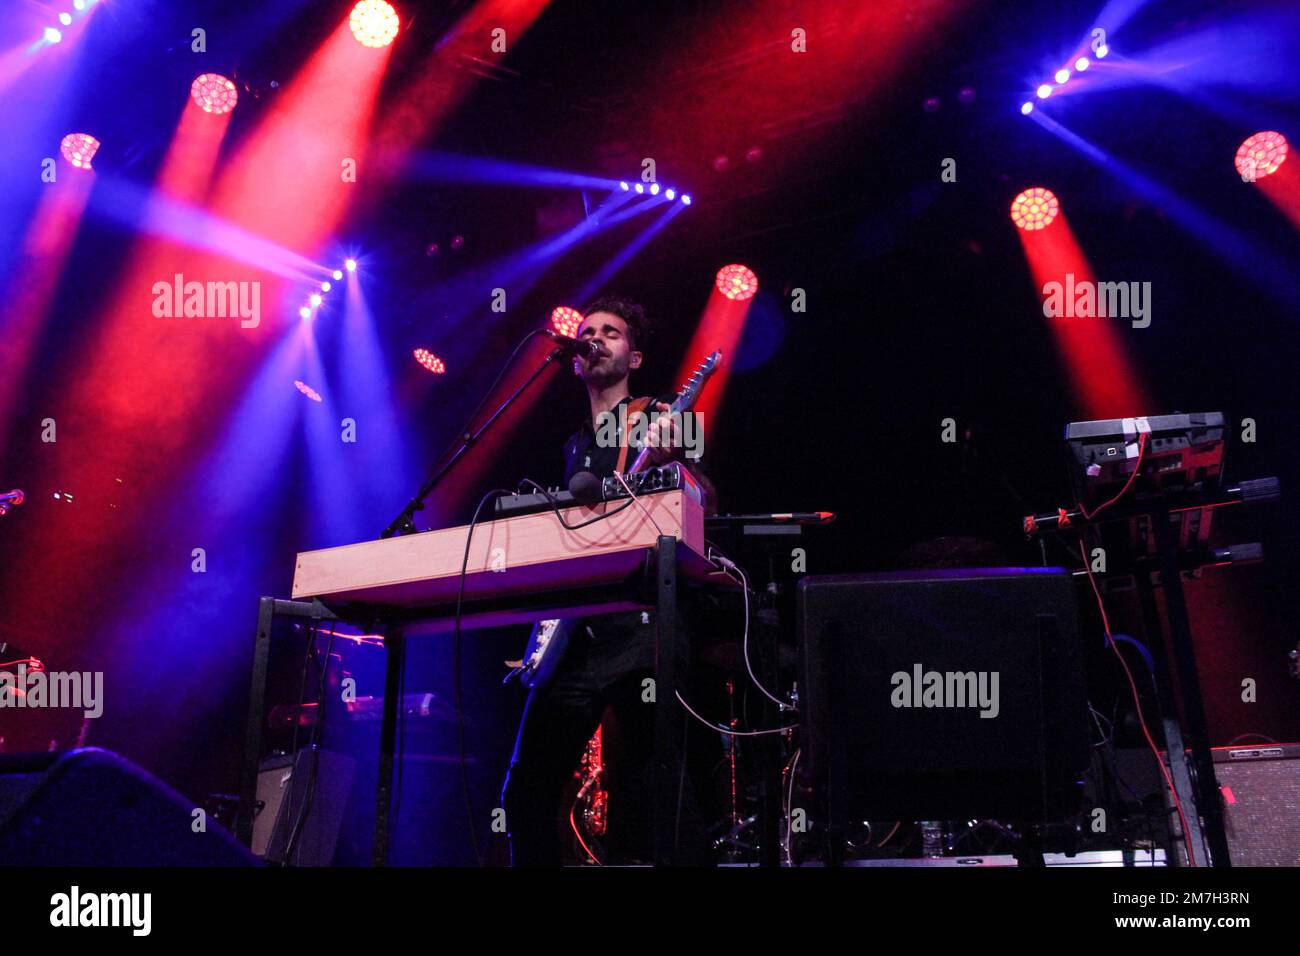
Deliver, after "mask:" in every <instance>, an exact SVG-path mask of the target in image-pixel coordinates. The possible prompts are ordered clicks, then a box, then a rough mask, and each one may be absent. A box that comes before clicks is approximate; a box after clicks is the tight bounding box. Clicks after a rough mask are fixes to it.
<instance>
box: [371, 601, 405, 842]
mask: <svg viewBox="0 0 1300 956" xmlns="http://www.w3.org/2000/svg"><path fill="white" fill-rule="evenodd" d="M405 667H406V639H405V637H404V635H403V634H402V629H401V628H400V627H398V626H397V625H395V624H389V625H388V626H386V627H385V628H384V710H383V720H382V722H381V723H380V727H379V782H378V784H377V785H376V787H375V840H374V844H373V845H372V848H371V851H370V853H371V855H370V862H371V864H372V865H374V866H387V865H388V837H389V830H390V827H389V815H390V814H391V812H392V808H393V755H394V753H395V751H396V747H397V713H398V704H399V702H400V698H401V688H402V671H403V670H404V669H405Z"/></svg>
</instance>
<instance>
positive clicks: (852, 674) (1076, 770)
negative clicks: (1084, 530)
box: [798, 568, 1088, 828]
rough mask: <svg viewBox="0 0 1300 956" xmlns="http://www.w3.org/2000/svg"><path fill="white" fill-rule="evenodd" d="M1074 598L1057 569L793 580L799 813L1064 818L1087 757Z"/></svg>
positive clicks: (837, 823) (847, 817) (842, 819)
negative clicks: (811, 798)
mask: <svg viewBox="0 0 1300 956" xmlns="http://www.w3.org/2000/svg"><path fill="white" fill-rule="evenodd" d="M1077 601H1078V598H1077V593H1076V590H1075V585H1074V583H1073V581H1072V580H1071V578H1070V575H1069V574H1068V573H1067V572H1066V571H1064V570H1062V569H1059V568H980V569H970V570H940V571H921V572H904V573H896V574H866V575H847V576H833V577H817V576H809V577H805V578H803V579H802V580H801V581H800V582H799V589H798V628H799V637H800V675H799V677H800V679H799V685H800V691H801V696H802V698H803V704H802V706H801V708H800V710H801V714H800V734H801V743H800V746H801V747H802V748H803V754H804V764H803V766H804V769H805V773H806V775H807V777H808V778H809V779H810V782H811V783H812V785H813V788H814V791H815V792H816V793H819V794H822V795H823V800H824V802H822V801H819V802H818V805H817V807H816V810H815V811H814V812H816V813H825V814H826V817H827V819H828V820H829V822H830V824H831V826H832V827H835V828H841V827H844V826H846V825H847V824H848V823H849V822H851V821H853V820H899V819H902V820H955V819H980V818H995V819H1001V820H1008V821H1010V820H1022V821H1046V820H1059V819H1063V818H1064V817H1066V816H1068V815H1070V814H1071V813H1073V812H1074V810H1075V809H1076V808H1077V805H1078V799H1079V795H1080V788H1079V785H1078V781H1079V778H1080V776H1081V771H1082V770H1083V768H1084V767H1085V766H1086V765H1087V759H1088V758H1087V727H1086V721H1087V710H1086V707H1085V697H1084V689H1083V675H1082V672H1081V667H1080V662H1079V639H1078V638H1079V635H1078V604H1077Z"/></svg>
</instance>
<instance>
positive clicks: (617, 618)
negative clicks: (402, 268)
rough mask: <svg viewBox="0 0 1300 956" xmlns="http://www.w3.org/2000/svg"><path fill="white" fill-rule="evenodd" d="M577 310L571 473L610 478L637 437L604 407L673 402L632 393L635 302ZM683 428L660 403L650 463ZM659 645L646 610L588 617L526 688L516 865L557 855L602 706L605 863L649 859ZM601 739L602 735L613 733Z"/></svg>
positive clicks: (702, 855) (687, 825) (686, 831)
mask: <svg viewBox="0 0 1300 956" xmlns="http://www.w3.org/2000/svg"><path fill="white" fill-rule="evenodd" d="M584 315H585V318H584V319H583V321H582V325H581V326H580V327H579V330H578V338H580V339H583V340H584V341H593V342H595V343H597V345H598V346H599V347H600V354H599V355H598V356H594V357H591V358H577V359H575V360H574V373H575V374H576V375H577V376H578V378H580V379H581V380H582V382H583V383H584V385H585V386H586V389H587V397H588V400H589V403H590V417H589V418H587V419H585V420H584V422H583V423H582V427H581V428H579V430H578V431H577V432H576V433H575V434H574V435H573V436H572V437H571V438H570V439H569V440H568V441H567V442H566V443H565V446H564V454H565V471H564V479H565V482H566V483H567V482H568V480H569V479H570V478H572V477H573V475H574V474H575V473H577V472H579V471H589V472H592V473H593V474H595V475H596V476H597V477H599V478H605V477H608V476H610V475H612V474H613V473H614V471H615V470H616V469H620V470H621V469H625V468H629V467H631V463H632V461H633V460H635V458H636V456H637V454H638V452H639V449H640V446H639V445H638V444H636V443H635V439H636V437H637V436H636V433H635V431H634V430H633V429H632V428H630V427H629V429H628V431H629V433H630V434H628V435H624V434H622V431H621V430H620V431H619V432H618V434H617V437H618V442H617V443H612V442H608V441H602V440H599V435H600V434H605V435H608V433H609V430H608V429H601V427H600V425H601V416H602V414H604V413H612V414H613V415H615V416H619V413H620V411H621V410H622V409H621V407H622V406H625V405H626V406H628V420H629V421H630V420H631V419H632V418H633V415H632V413H634V412H636V411H639V410H641V409H645V410H646V412H647V414H651V415H652V416H653V413H654V412H656V411H657V412H660V413H664V412H667V411H668V410H669V407H670V406H669V404H668V401H651V400H650V399H638V400H633V398H632V394H631V391H630V390H629V388H628V375H629V373H630V372H631V370H632V369H635V368H639V367H640V366H641V363H642V360H643V353H642V351H641V350H642V347H643V346H644V344H645V342H646V339H647V336H648V332H649V329H648V326H647V324H646V319H645V313H644V311H643V310H642V308H641V306H639V305H637V304H636V303H635V302H630V301H628V300H625V299H617V298H603V299H599V300H597V301H596V302H593V303H592V304H591V305H590V306H588V307H587V308H586V309H585V310H584ZM669 401H671V398H670V399H669ZM650 406H652V407H650ZM681 439H682V429H681V427H680V425H679V424H678V423H673V422H672V420H671V419H670V418H669V416H667V415H666V414H665V415H659V416H655V417H654V420H653V421H652V423H651V424H650V425H649V427H648V428H647V429H645V444H646V445H647V446H649V447H650V449H651V454H650V457H651V463H652V464H653V465H660V464H665V463H667V462H669V461H673V460H682V459H683V458H684V452H685V449H684V448H683V447H682V444H683V443H682V440H681ZM620 458H621V459H622V464H620ZM684 464H685V462H684ZM688 467H691V468H692V473H693V474H694V475H695V476H696V477H697V478H698V479H699V480H700V484H701V486H702V487H703V488H704V490H705V494H706V504H707V505H710V506H711V500H712V499H713V498H714V494H713V489H712V486H711V484H710V483H709V482H708V480H707V479H706V478H704V476H703V475H702V474H701V473H700V471H699V468H698V465H697V464H696V463H692V464H691V465H689V466H688ZM683 616H684V617H686V616H689V614H684V615H683ZM654 650H655V625H654V616H653V614H652V613H643V612H632V613H629V614H613V615H606V616H603V617H594V618H588V619H586V620H584V621H581V622H579V626H578V627H576V628H575V629H574V633H573V637H572V638H571V640H570V642H569V644H568V646H567V648H566V649H565V652H564V656H563V658H562V659H561V661H560V664H559V666H558V669H557V671H556V674H555V676H554V678H553V679H552V680H551V682H550V683H549V684H548V685H546V686H541V687H537V688H535V689H534V690H533V691H532V693H530V695H529V697H528V702H527V704H526V705H525V708H524V716H523V719H522V721H521V722H520V725H519V734H518V737H517V738H516V741H515V751H514V756H513V757H512V758H511V762H510V770H509V773H508V774H507V776H506V783H505V787H504V789H503V791H502V804H503V806H504V808H505V811H506V827H507V829H508V830H509V833H510V847H511V863H512V864H513V865H515V866H558V865H559V864H560V862H561V844H560V837H559V830H558V825H557V821H558V820H559V819H560V818H561V816H562V815H561V814H560V812H559V811H560V806H559V804H560V800H561V797H562V794H563V791H564V787H565V784H566V783H567V782H568V781H569V779H570V778H571V777H572V776H573V773H574V770H575V769H576V768H577V766H578V762H579V759H580V758H581V755H582V752H583V749H584V747H585V745H586V743H587V741H588V740H589V739H590V738H591V736H592V735H593V734H594V733H595V730H596V727H597V726H598V725H599V724H600V722H601V719H602V716H603V715H604V714H605V711H606V708H607V707H608V708H609V709H610V711H611V716H612V718H613V722H614V725H615V727H616V731H617V732H616V734H615V736H616V737H617V739H618V740H619V741H620V742H621V744H622V747H621V751H622V752H621V753H620V754H618V755H616V763H617V766H618V767H619V768H620V769H621V770H622V771H623V772H622V773H619V774H616V777H617V778H618V779H617V780H615V781H612V782H611V786H610V801H609V814H608V833H607V840H606V847H607V850H608V855H609V857H610V860H611V861H612V862H637V861H648V860H650V859H651V857H652V855H653V846H652V843H653V840H652V836H653V812H652V811H653V794H654V786H653V750H654V725H655V712H654V709H655V704H654V703H652V702H651V703H648V702H646V701H645V700H643V684H642V681H643V680H644V679H645V678H646V677H649V676H652V675H653V674H654ZM697 731H698V732H699V733H698V734H697ZM690 733H692V734H696V735H697V736H700V735H707V734H708V731H707V730H706V729H705V728H703V727H701V726H698V725H697V727H695V728H691V731H690ZM605 739H606V741H608V739H609V738H608V736H607V737H606V738H605ZM615 784H617V785H615ZM683 786H684V791H683V792H684V797H683V801H682V809H681V814H680V819H679V820H678V821H677V824H676V825H677V827H678V831H677V832H678V833H679V835H680V843H679V847H680V848H681V850H682V851H684V853H683V858H684V860H685V861H686V862H694V863H705V862H708V860H707V852H706V839H705V835H704V826H703V821H702V819H701V817H700V811H699V807H698V801H697V798H696V793H695V791H696V790H698V789H699V786H698V785H697V783H696V782H695V780H693V779H691V777H690V775H688V777H687V779H686V782H685V784H684V785H683Z"/></svg>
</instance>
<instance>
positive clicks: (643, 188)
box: [636, 183, 645, 193]
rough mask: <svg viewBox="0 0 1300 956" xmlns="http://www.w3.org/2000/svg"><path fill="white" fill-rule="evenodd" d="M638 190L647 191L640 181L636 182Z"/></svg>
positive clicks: (640, 191)
mask: <svg viewBox="0 0 1300 956" xmlns="http://www.w3.org/2000/svg"><path fill="white" fill-rule="evenodd" d="M636 191H637V192H639V193H643V192H645V187H644V186H642V185H641V184H640V183H637V184H636Z"/></svg>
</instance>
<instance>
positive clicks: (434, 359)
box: [415, 349, 447, 375]
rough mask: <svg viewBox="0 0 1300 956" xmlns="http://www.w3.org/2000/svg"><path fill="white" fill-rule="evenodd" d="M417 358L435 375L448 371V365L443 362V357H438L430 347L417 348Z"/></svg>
mask: <svg viewBox="0 0 1300 956" xmlns="http://www.w3.org/2000/svg"><path fill="white" fill-rule="evenodd" d="M415 360H416V361H417V362H419V363H420V364H421V365H423V366H424V367H425V368H427V369H428V370H429V371H430V372H433V374H435V375H441V374H442V373H443V372H445V371H447V366H445V365H443V364H442V359H440V358H438V356H436V355H434V354H433V353H432V352H430V351H429V350H428V349H416V350H415Z"/></svg>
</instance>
